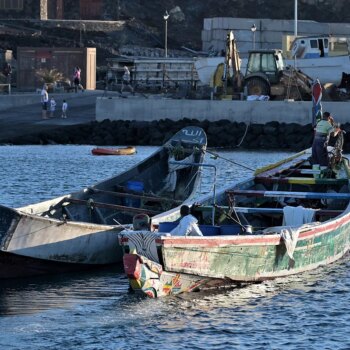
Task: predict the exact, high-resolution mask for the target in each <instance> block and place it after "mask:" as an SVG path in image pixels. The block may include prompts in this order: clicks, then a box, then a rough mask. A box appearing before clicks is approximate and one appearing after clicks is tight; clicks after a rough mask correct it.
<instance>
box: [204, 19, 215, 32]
mask: <svg viewBox="0 0 350 350" xmlns="http://www.w3.org/2000/svg"><path fill="white" fill-rule="evenodd" d="M212 25H213V19H212V18H204V21H203V29H204V30H211V29H212Z"/></svg>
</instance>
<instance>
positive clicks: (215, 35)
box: [212, 29, 228, 40]
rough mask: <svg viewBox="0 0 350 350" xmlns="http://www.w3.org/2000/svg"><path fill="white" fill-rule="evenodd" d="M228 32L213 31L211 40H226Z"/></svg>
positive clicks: (223, 30)
mask: <svg viewBox="0 0 350 350" xmlns="http://www.w3.org/2000/svg"><path fill="white" fill-rule="evenodd" d="M227 32H228V30H226V29H214V30H213V31H212V39H213V40H226V36H227Z"/></svg>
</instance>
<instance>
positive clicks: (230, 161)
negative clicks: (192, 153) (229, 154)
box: [203, 149, 255, 171]
mask: <svg viewBox="0 0 350 350" xmlns="http://www.w3.org/2000/svg"><path fill="white" fill-rule="evenodd" d="M203 152H207V153H209V154H211V155H212V156H214V157H215V158H214V159H216V158H221V159H223V160H226V161H227V162H229V163H232V164H235V165H238V166H241V167H242V168H245V169H248V170H251V171H255V169H252V168H249V167H248V166H246V165H243V164H240V163H237V162H235V161H233V160H231V159H228V158H225V157H223V156H220V155H219V154H217V153H215V152H212V151H209V150H208V149H206V150H205V151H203Z"/></svg>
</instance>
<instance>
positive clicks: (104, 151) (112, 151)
mask: <svg viewBox="0 0 350 350" xmlns="http://www.w3.org/2000/svg"><path fill="white" fill-rule="evenodd" d="M91 153H92V154H93V155H94V156H128V155H131V154H135V153H136V148H135V147H132V146H128V147H122V148H101V147H96V148H93V149H92V150H91Z"/></svg>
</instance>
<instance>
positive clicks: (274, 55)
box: [245, 50, 285, 84]
mask: <svg viewBox="0 0 350 350" xmlns="http://www.w3.org/2000/svg"><path fill="white" fill-rule="evenodd" d="M284 69H285V67H284V61H283V57H282V50H254V51H249V58H248V64H247V71H246V74H245V79H248V78H249V77H250V76H256V75H257V74H258V75H261V76H262V77H265V79H267V80H268V81H269V82H270V84H276V83H278V82H279V81H280V79H281V75H282V72H283V70H284Z"/></svg>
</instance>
